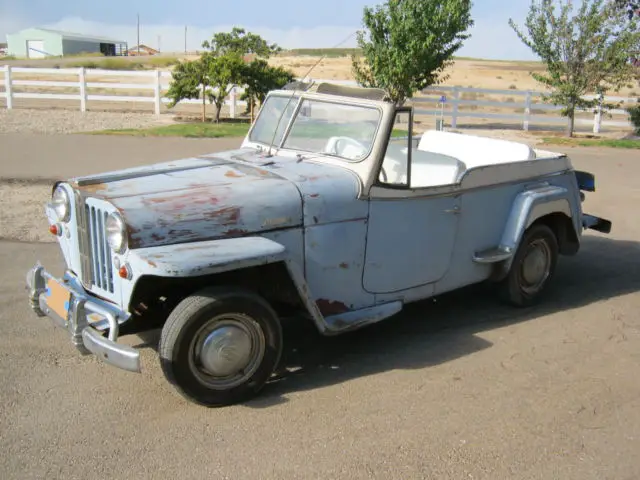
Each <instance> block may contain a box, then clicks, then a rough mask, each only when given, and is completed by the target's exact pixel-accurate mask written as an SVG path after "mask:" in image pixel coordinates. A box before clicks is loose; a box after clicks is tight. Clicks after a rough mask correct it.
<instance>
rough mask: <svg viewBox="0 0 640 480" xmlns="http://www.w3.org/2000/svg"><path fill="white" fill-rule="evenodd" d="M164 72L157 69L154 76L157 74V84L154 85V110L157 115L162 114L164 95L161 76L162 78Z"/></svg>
mask: <svg viewBox="0 0 640 480" xmlns="http://www.w3.org/2000/svg"><path fill="white" fill-rule="evenodd" d="M161 75H162V72H160V70H156V71H155V72H154V76H155V85H154V95H155V98H154V112H155V114H156V115H160V103H161V101H162V96H161V95H160V93H161V92H160V78H161Z"/></svg>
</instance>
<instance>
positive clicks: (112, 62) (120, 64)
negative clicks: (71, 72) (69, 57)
mask: <svg viewBox="0 0 640 480" xmlns="http://www.w3.org/2000/svg"><path fill="white" fill-rule="evenodd" d="M65 67H71V68H79V67H84V68H100V69H102V70H142V69H143V68H144V64H143V63H142V62H132V61H130V60H126V59H124V58H117V57H109V58H105V59H104V60H81V61H78V62H72V63H69V64H67V65H65Z"/></svg>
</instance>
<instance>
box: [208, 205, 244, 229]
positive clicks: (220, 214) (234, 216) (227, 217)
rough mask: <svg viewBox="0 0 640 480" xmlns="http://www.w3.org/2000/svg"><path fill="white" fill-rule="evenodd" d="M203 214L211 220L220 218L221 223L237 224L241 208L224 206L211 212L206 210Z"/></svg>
mask: <svg viewBox="0 0 640 480" xmlns="http://www.w3.org/2000/svg"><path fill="white" fill-rule="evenodd" d="M203 216H204V217H205V218H207V219H209V220H219V221H220V225H235V224H236V223H238V219H239V218H240V208H238V207H224V208H220V209H218V210H213V211H211V212H205V213H204V214H203Z"/></svg>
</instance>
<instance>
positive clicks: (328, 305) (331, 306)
mask: <svg viewBox="0 0 640 480" xmlns="http://www.w3.org/2000/svg"><path fill="white" fill-rule="evenodd" d="M316 305H317V306H318V310H320V313H321V314H322V315H324V316H328V315H338V314H340V313H345V312H348V311H349V307H347V306H346V305H345V304H344V303H342V302H340V301H337V300H335V301H331V300H327V299H325V298H319V299H318V300H316Z"/></svg>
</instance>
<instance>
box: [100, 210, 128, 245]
mask: <svg viewBox="0 0 640 480" xmlns="http://www.w3.org/2000/svg"><path fill="white" fill-rule="evenodd" d="M104 228H105V233H106V235H107V242H108V243H109V246H110V247H111V248H112V249H113V251H114V252H116V253H123V252H124V251H125V250H126V249H127V231H126V226H125V224H124V220H123V219H122V217H121V216H120V214H119V213H116V212H114V213H112V214H110V215H109V216H108V217H107V221H106V222H105V225H104Z"/></svg>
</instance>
